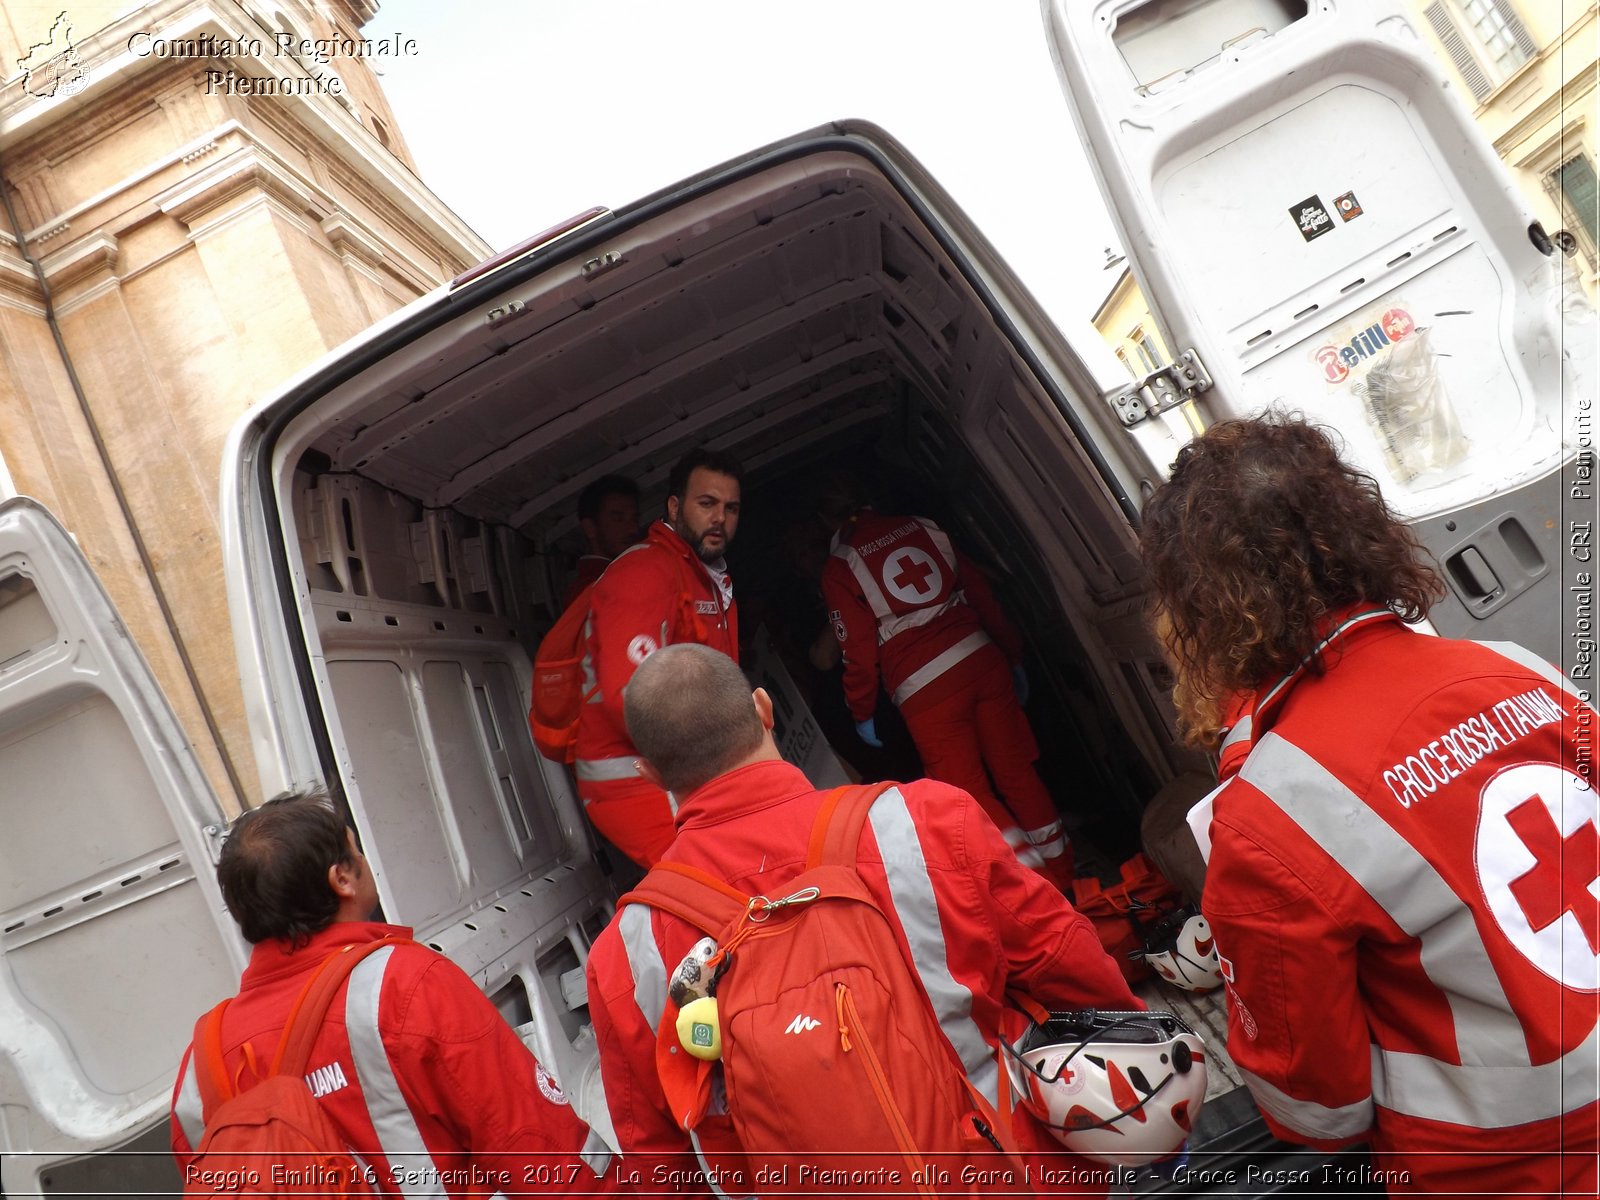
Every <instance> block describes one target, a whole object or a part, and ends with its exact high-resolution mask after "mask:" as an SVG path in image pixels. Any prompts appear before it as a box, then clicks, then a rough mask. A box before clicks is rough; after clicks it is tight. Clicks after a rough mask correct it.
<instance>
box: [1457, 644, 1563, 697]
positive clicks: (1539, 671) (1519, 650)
mask: <svg viewBox="0 0 1600 1200" xmlns="http://www.w3.org/2000/svg"><path fill="white" fill-rule="evenodd" d="M1478 645H1480V646H1482V647H1483V648H1484V649H1485V650H1493V651H1494V652H1495V653H1496V654H1498V655H1499V656H1500V657H1501V658H1509V659H1510V660H1511V661H1512V662H1514V663H1516V664H1517V665H1518V666H1519V667H1526V668H1527V669H1528V670H1530V671H1532V672H1533V673H1534V674H1535V675H1542V676H1544V678H1546V679H1548V680H1549V681H1550V682H1551V683H1553V684H1555V685H1556V686H1557V687H1558V688H1560V689H1561V690H1562V691H1563V692H1565V693H1566V694H1567V695H1569V696H1572V697H1574V698H1576V697H1577V696H1578V695H1579V693H1578V688H1577V686H1576V685H1575V684H1574V683H1573V682H1572V680H1570V679H1568V678H1567V677H1566V676H1565V675H1563V674H1562V673H1561V672H1560V671H1558V670H1556V668H1554V667H1552V666H1551V665H1550V664H1549V663H1547V662H1545V660H1544V659H1542V658H1540V657H1539V656H1538V655H1537V654H1535V653H1534V652H1533V651H1532V650H1527V649H1524V648H1523V647H1521V646H1519V645H1517V644H1516V643H1515V642H1479V643H1478Z"/></svg>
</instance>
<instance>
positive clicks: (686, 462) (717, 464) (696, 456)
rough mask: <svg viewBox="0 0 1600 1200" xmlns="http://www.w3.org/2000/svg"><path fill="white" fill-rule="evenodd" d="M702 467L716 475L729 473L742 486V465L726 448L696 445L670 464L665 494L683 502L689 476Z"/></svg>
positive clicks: (687, 488) (685, 497)
mask: <svg viewBox="0 0 1600 1200" xmlns="http://www.w3.org/2000/svg"><path fill="white" fill-rule="evenodd" d="M701 467H704V468H705V469H706V470H708V471H715V472H716V473H717V474H718V475H730V476H732V477H733V480H734V482H735V483H737V484H739V485H740V486H741V487H743V486H744V467H743V466H741V465H740V463H739V460H738V459H737V458H735V457H734V456H733V455H731V454H729V453H728V452H727V451H726V450H711V449H709V448H707V447H705V446H696V447H695V448H694V449H693V450H691V451H689V453H687V454H685V455H684V456H683V457H682V458H680V459H679V460H678V461H677V462H675V463H673V464H672V474H671V475H669V476H667V495H669V496H676V497H677V498H678V503H680V504H681V503H683V501H684V500H685V499H687V498H688V494H689V476H690V475H693V474H694V473H695V471H697V470H699V469H700V468H701Z"/></svg>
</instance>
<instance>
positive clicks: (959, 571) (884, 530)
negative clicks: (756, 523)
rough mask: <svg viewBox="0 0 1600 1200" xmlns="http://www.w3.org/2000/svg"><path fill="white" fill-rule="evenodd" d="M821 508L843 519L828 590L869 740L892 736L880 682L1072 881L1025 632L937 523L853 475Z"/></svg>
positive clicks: (925, 743) (949, 768) (945, 756)
mask: <svg viewBox="0 0 1600 1200" xmlns="http://www.w3.org/2000/svg"><path fill="white" fill-rule="evenodd" d="M821 507H822V514H823V516H824V517H825V518H827V519H831V520H834V521H836V522H838V523H839V525H840V528H839V532H838V533H837V534H836V535H835V537H834V539H833V549H832V555H831V557H830V558H829V560H828V564H827V566H825V567H824V568H823V571H822V595H823V600H824V602H825V603H826V604H827V606H828V617H829V619H830V620H831V621H832V622H833V632H834V636H835V637H837V638H838V640H839V646H840V648H841V649H842V650H843V652H844V690H845V700H846V703H847V704H848V706H849V709H850V716H851V718H852V719H853V720H854V721H855V723H856V732H857V733H858V734H859V735H860V737H861V740H862V741H864V742H866V743H867V745H869V746H880V745H882V743H881V742H880V741H879V740H878V734H877V726H876V720H875V718H874V710H875V709H876V708H877V706H878V685H879V681H880V679H881V681H882V684H883V688H884V690H885V691H887V692H888V693H889V696H890V699H892V700H893V701H894V703H895V704H896V705H897V706H898V707H899V709H900V715H901V716H902V717H903V718H904V719H905V723H906V728H907V729H908V730H909V731H910V733H911V740H912V741H913V742H914V743H915V744H916V747H917V753H918V754H919V755H921V757H922V769H923V770H924V771H926V772H927V773H928V775H929V777H930V778H933V779H938V780H941V781H943V782H945V783H949V784H954V785H955V786H956V787H959V788H961V789H962V790H963V791H965V792H968V793H969V794H971V795H972V796H973V797H974V798H975V799H976V800H977V801H978V803H979V804H980V805H982V806H983V810H984V811H985V812H986V813H988V814H989V817H990V819H991V820H993V821H994V823H995V825H996V826H997V827H998V828H999V829H1000V830H1001V832H1002V833H1003V834H1004V836H1005V838H1006V840H1007V841H1008V842H1009V843H1010V844H1011V845H1012V846H1013V847H1014V848H1015V849H1016V850H1017V852H1018V853H1019V855H1020V856H1021V857H1022V858H1023V860H1024V861H1025V862H1028V863H1030V864H1031V865H1034V866H1036V867H1038V869H1039V870H1040V871H1041V872H1043V873H1044V874H1045V875H1046V876H1047V877H1048V878H1049V879H1050V880H1051V882H1053V883H1054V884H1055V885H1056V886H1057V887H1060V888H1063V889H1065V888H1067V887H1069V886H1070V885H1071V882H1072V874H1073V869H1072V868H1073V854H1072V844H1071V842H1070V841H1069V840H1068V838H1067V835H1066V832H1065V831H1064V830H1063V828H1062V825H1061V814H1060V813H1059V812H1058V811H1057V810H1056V805H1055V801H1054V800H1053V799H1051V796H1050V792H1049V790H1048V789H1047V788H1046V787H1045V785H1044V781H1043V780H1042V779H1040V778H1039V772H1038V771H1037V770H1036V769H1035V768H1034V765H1033V764H1034V762H1035V760H1037V759H1038V757H1039V745H1038V743H1037V742H1036V741H1035V740H1034V736H1033V729H1032V727H1031V726H1030V725H1029V724H1028V718H1027V715H1026V714H1025V713H1024V712H1023V711H1022V705H1023V703H1024V702H1025V701H1026V699H1027V687H1028V681H1027V675H1026V673H1025V672H1024V670H1023V667H1022V638H1021V636H1020V635H1019V634H1018V633H1017V631H1016V629H1015V627H1014V626H1012V624H1011V622H1010V621H1008V620H1007V619H1006V616H1005V613H1004V612H1002V611H1001V609H1000V605H999V603H998V602H997V601H996V600H995V598H994V593H993V592H991V591H990V590H989V584H988V582H987V581H986V580H985V579H984V577H983V574H982V572H980V571H979V570H978V569H977V568H976V567H974V566H973V565H972V564H971V563H970V562H968V561H967V560H966V558H965V557H963V556H962V555H961V554H960V553H959V552H958V551H957V550H956V548H955V547H954V546H953V545H952V544H951V541H950V537H949V535H948V534H946V533H945V532H944V530H942V529H940V528H939V526H937V525H935V524H934V523H933V522H932V521H930V520H928V519H927V518H925V517H894V516H885V515H883V514H881V513H878V512H876V511H874V510H873V509H872V508H870V507H860V506H858V503H857V500H856V496H855V494H854V491H853V489H852V488H850V487H849V486H848V485H847V484H845V483H843V482H842V481H834V482H832V483H830V485H829V486H828V487H827V488H825V489H824V493H823V498H822V504H821ZM991 779H992V780H993V786H991V782H990V781H991ZM996 793H998V795H997V794H996Z"/></svg>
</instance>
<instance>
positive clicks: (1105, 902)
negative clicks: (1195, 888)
mask: <svg viewBox="0 0 1600 1200" xmlns="http://www.w3.org/2000/svg"><path fill="white" fill-rule="evenodd" d="M1118 876H1119V878H1118V880H1117V882H1116V883H1114V884H1111V885H1110V886H1109V887H1108V886H1106V885H1104V884H1102V883H1101V882H1100V881H1099V880H1098V879H1093V878H1088V879H1084V878H1080V879H1074V880H1073V881H1072V907H1073V908H1075V909H1077V910H1078V911H1079V912H1080V913H1082V914H1083V915H1084V916H1085V917H1088V918H1089V921H1090V923H1091V924H1092V925H1093V926H1094V931H1095V933H1096V934H1097V935H1099V938H1100V944H1101V945H1102V946H1104V947H1105V949H1106V953H1107V954H1109V955H1111V957H1112V958H1113V959H1114V960H1116V963H1117V966H1118V967H1119V968H1121V970H1122V976H1123V978H1124V979H1126V980H1127V981H1128V982H1129V983H1139V982H1140V981H1142V980H1145V979H1148V978H1150V976H1151V975H1152V974H1153V972H1152V971H1151V969H1150V965H1149V964H1148V963H1146V962H1145V961H1144V956H1143V955H1142V954H1139V955H1137V956H1136V957H1134V958H1130V957H1129V955H1130V954H1135V953H1136V952H1137V951H1140V950H1143V948H1144V944H1145V937H1146V935H1147V933H1148V932H1149V929H1150V928H1151V927H1153V926H1154V925H1155V924H1156V923H1157V922H1158V921H1160V919H1161V918H1162V917H1164V916H1165V915H1166V914H1167V913H1169V912H1171V911H1172V910H1173V909H1175V908H1177V907H1178V905H1179V904H1180V903H1181V902H1182V897H1181V896H1180V895H1179V893H1178V889H1177V888H1176V887H1174V886H1173V884H1172V882H1171V881H1170V880H1169V879H1168V878H1167V877H1166V876H1165V875H1163V874H1162V873H1161V872H1160V871H1158V870H1157V869H1156V867H1155V864H1154V863H1152V862H1151V861H1150V860H1149V859H1148V858H1146V857H1145V856H1144V855H1143V854H1135V855H1134V856H1133V857H1132V858H1130V859H1129V860H1128V861H1127V862H1125V863H1123V864H1122V866H1121V868H1120V869H1119V871H1118Z"/></svg>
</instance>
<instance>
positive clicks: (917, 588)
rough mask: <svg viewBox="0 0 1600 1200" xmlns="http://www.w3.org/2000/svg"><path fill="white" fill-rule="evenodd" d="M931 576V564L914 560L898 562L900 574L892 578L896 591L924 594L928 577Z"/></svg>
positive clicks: (906, 559)
mask: <svg viewBox="0 0 1600 1200" xmlns="http://www.w3.org/2000/svg"><path fill="white" fill-rule="evenodd" d="M932 574H933V564H932V563H928V562H922V561H920V560H918V559H914V558H904V559H901V560H900V573H899V574H898V575H896V576H895V577H894V586H895V588H896V590H899V591H906V592H924V591H927V590H928V577H929V576H930V575H932Z"/></svg>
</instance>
